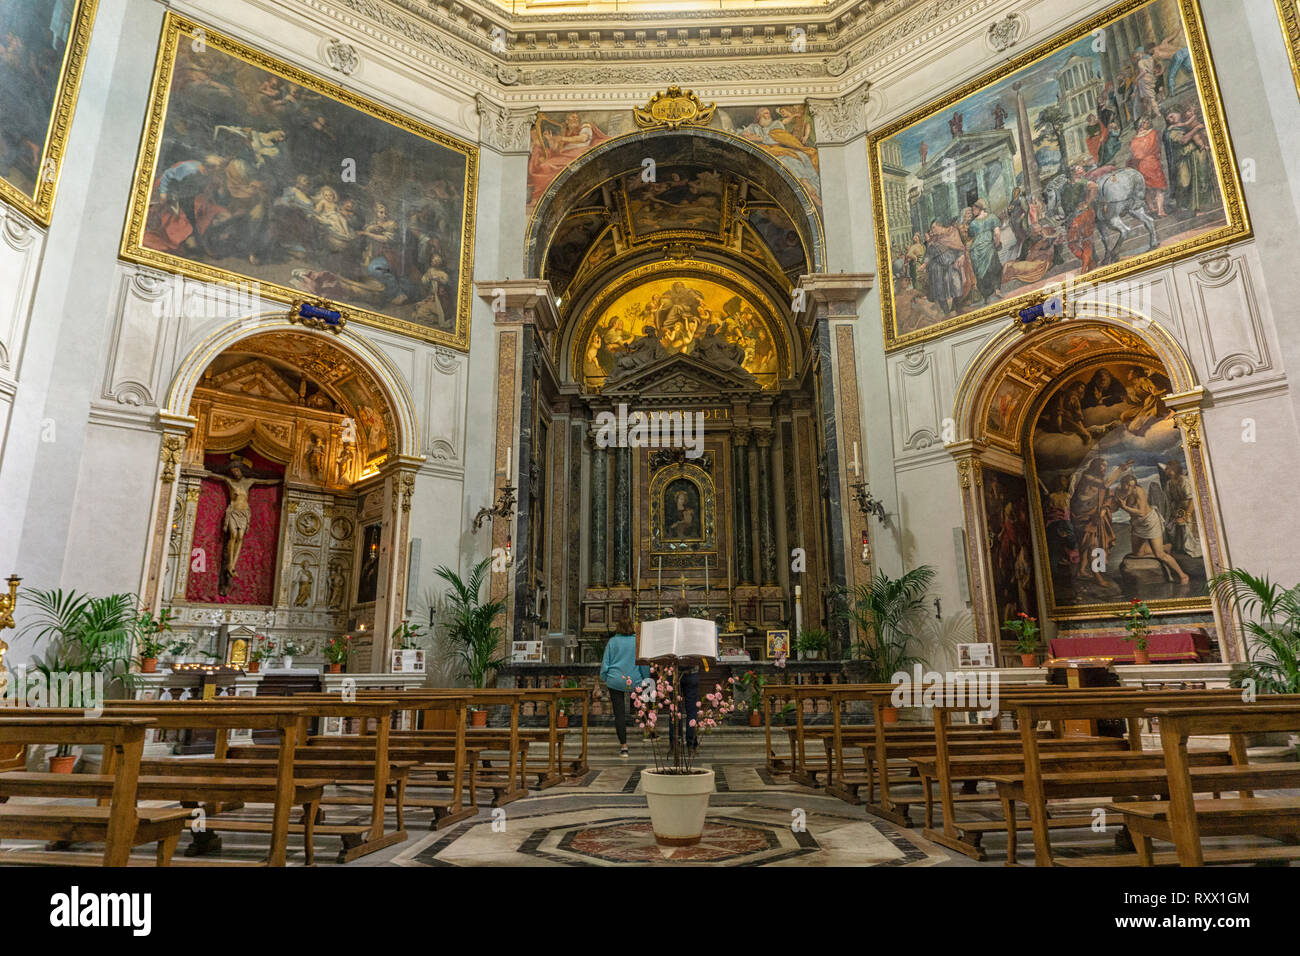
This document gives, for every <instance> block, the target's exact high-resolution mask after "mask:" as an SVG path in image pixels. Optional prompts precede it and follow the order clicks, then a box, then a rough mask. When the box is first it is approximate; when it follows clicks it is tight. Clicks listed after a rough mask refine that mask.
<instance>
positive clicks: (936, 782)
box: [912, 688, 1234, 864]
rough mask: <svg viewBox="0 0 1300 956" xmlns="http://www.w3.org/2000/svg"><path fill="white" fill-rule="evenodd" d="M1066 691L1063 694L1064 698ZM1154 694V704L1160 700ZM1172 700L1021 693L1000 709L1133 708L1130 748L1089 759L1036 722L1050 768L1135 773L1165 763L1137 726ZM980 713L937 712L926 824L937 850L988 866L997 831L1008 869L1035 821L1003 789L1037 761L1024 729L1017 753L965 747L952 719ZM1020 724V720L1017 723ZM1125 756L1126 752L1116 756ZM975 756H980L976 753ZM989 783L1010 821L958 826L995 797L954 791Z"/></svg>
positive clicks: (1095, 692) (1127, 694)
mask: <svg viewBox="0 0 1300 956" xmlns="http://www.w3.org/2000/svg"><path fill="white" fill-rule="evenodd" d="M1062 690H1063V691H1064V693H1061V692H1060V691H1062ZM1153 693H1154V695H1155V696H1153ZM1171 693H1174V692H1144V691H1124V690H1117V689H1112V688H1093V689H1082V690H1080V689H1074V690H1071V689H1061V688H1050V689H1048V688H1036V689H1034V690H1027V689H1026V690H1019V689H1017V692H1016V693H1014V694H1013V695H1012V696H1011V698H1010V699H1009V700H1005V701H1000V706H1002V707H1014V708H1021V707H1026V706H1029V705H1032V704H1034V703H1040V704H1042V705H1043V706H1045V707H1049V708H1050V707H1052V706H1055V705H1058V704H1059V705H1063V706H1065V707H1067V708H1078V707H1087V706H1092V705H1096V706H1100V705H1101V704H1102V703H1104V702H1117V703H1118V704H1119V705H1120V706H1121V708H1122V707H1123V706H1126V705H1127V706H1128V707H1129V711H1124V713H1125V714H1126V719H1127V717H1128V716H1133V715H1135V716H1133V721H1131V722H1130V724H1129V729H1130V731H1131V733H1130V736H1129V737H1128V738H1127V739H1126V740H1120V739H1117V738H1104V740H1108V741H1110V743H1111V745H1110V746H1109V747H1108V746H1106V745H1105V743H1104V742H1101V741H1099V742H1098V744H1097V746H1088V747H1086V748H1084V749H1086V750H1087V751H1088V752H1086V753H1080V752H1077V749H1076V752H1063V750H1064V749H1068V745H1067V742H1068V740H1069V738H1065V739H1062V740H1059V741H1056V740H1049V739H1043V738H1042V737H1041V736H1040V735H1039V734H1038V733H1037V732H1036V723H1037V722H1034V730H1035V733H1034V752H1035V753H1037V754H1039V755H1040V756H1039V760H1040V763H1041V764H1042V765H1043V766H1044V767H1047V768H1050V769H1053V770H1060V771H1062V772H1088V771H1093V772H1099V771H1111V770H1136V769H1139V768H1151V767H1158V766H1159V760H1158V759H1156V758H1153V757H1152V756H1150V755H1147V756H1143V755H1141V754H1140V750H1141V727H1140V726H1139V725H1138V723H1136V722H1135V721H1136V720H1137V717H1140V715H1141V712H1142V704H1143V702H1144V701H1146V700H1149V699H1155V700H1160V699H1164V700H1166V701H1167V700H1168V699H1169V694H1171ZM1192 693H1197V694H1200V695H1203V696H1204V699H1207V700H1214V699H1222V698H1223V696H1224V695H1225V694H1227V695H1231V694H1232V693H1234V692H1232V691H1200V692H1192ZM1161 695H1163V696H1161ZM976 709H977V708H976V707H974V706H965V707H949V706H945V707H939V708H936V709H935V712H934V728H935V741H936V748H935V753H934V754H933V755H932V756H931V755H926V756H916V757H913V758H912V763H913V764H914V765H915V766H916V767H917V770H918V772H919V774H920V777H921V780H922V789H923V790H924V793H925V819H926V823H925V829H924V831H923V835H924V836H925V838H926V839H927V840H930V841H931V842H933V843H938V844H940V845H941V846H945V847H947V848H949V849H952V850H956V851H957V852H959V853H964V854H966V855H967V856H969V857H971V858H972V859H976V860H984V859H987V855H986V854H985V851H984V849H983V847H982V846H981V841H982V839H983V836H984V834H985V833H988V832H993V831H996V830H1005V832H1006V834H1007V844H1008V863H1009V864H1014V862H1015V852H1016V831H1017V829H1025V828H1027V827H1028V825H1029V821H1025V820H1018V819H1017V817H1016V802H1017V800H1020V801H1021V802H1023V798H1022V797H1018V796H1016V795H1015V794H1014V793H1013V792H1011V791H1010V790H1009V789H1008V788H1006V787H1004V786H1003V782H1004V781H1006V780H1008V779H1010V778H1008V777H1006V776H1001V775H1006V774H1013V775H1014V774H1017V773H1018V772H1019V771H1020V770H1021V769H1022V768H1023V766H1024V763H1025V761H1027V760H1029V759H1032V757H1030V756H1027V755H1026V754H1025V752H1024V750H1023V747H1024V743H1023V726H1024V725H1023V724H1022V730H1021V731H1019V732H1016V739H1015V742H1014V743H1013V744H1012V745H1011V748H1010V749H1011V750H1012V751H1013V752H1012V753H1007V752H1005V751H1002V750H999V748H996V747H992V746H989V747H966V746H963V743H964V741H963V740H962V739H961V738H958V737H956V736H955V735H954V730H953V727H952V725H951V718H952V715H953V714H955V713H964V712H971V711H975V710H976ZM1130 711H1131V714H1130ZM1015 712H1016V713H1017V714H1018V715H1019V714H1020V713H1021V711H1020V710H1019V709H1017V710H1016V711H1015ZM1068 712H1069V713H1077V712H1078V711H1077V709H1070V710H1069V711H1068ZM1025 713H1028V712H1027V711H1026V712H1025ZM1037 713H1040V714H1045V715H1046V718H1045V719H1048V720H1050V721H1051V723H1052V726H1053V729H1054V733H1060V732H1061V731H1062V729H1063V728H1064V725H1065V721H1064V719H1063V718H1059V717H1054V716H1053V714H1054V713H1056V712H1054V711H1050V710H1049V711H1040V712H1037ZM1018 719H1020V718H1019V717H1018ZM1024 719H1029V718H1027V717H1026V718H1024ZM1134 734H1136V737H1134V736H1133V735H1134ZM1135 740H1136V743H1135ZM1121 749H1122V751H1123V752H1120V753H1116V752H1114V751H1115V750H1121ZM963 750H964V751H965V752H964V753H963V752H962V751H963ZM972 750H973V751H977V752H971V751H972ZM1008 758H1010V759H1008ZM1222 759H1223V758H1220V757H1213V756H1211V757H1208V758H1207V762H1222ZM988 779H994V782H995V783H997V784H998V794H999V795H998V797H997V799H1000V800H1001V803H1002V813H1003V819H1002V820H1001V821H1000V822H999V821H994V820H983V819H981V820H959V819H958V818H957V814H956V806H955V804H956V803H957V802H959V801H963V800H970V801H976V802H988V801H989V800H992V799H994V795H993V794H978V793H962V794H958V793H955V785H956V784H958V783H961V784H963V785H966V786H970V787H974V786H975V785H977V784H978V782H979V781H981V780H988ZM935 786H937V787H938V791H939V797H940V800H941V802H942V805H943V827H942V829H941V830H938V829H935V827H934V817H933V798H932V794H933V790H934V787H935ZM1045 819H1046V825H1047V826H1048V827H1049V828H1061V827H1077V826H1088V825H1090V824H1091V822H1092V818H1091V816H1090V815H1089V816H1079V815H1072V816H1063V817H1045Z"/></svg>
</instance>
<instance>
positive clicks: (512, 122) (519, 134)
mask: <svg viewBox="0 0 1300 956" xmlns="http://www.w3.org/2000/svg"><path fill="white" fill-rule="evenodd" d="M474 104H475V106H476V107H477V109H478V116H479V141H480V142H481V143H482V144H483V145H484V146H490V147H491V148H492V149H495V150H497V151H499V152H502V153H526V152H528V149H529V145H530V144H529V134H530V132H531V131H532V128H533V122H534V121H535V120H536V119H537V107H535V106H530V107H526V108H524V109H506V108H505V107H501V106H498V105H497V104H495V103H493V102H492V101H491V100H489V99H487V98H486V97H484V96H483V95H482V94H476V95H475V96H474Z"/></svg>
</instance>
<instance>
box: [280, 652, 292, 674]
mask: <svg viewBox="0 0 1300 956" xmlns="http://www.w3.org/2000/svg"><path fill="white" fill-rule="evenodd" d="M280 666H281V667H283V668H284V669H285V670H287V671H291V670H293V657H291V656H290V655H288V654H285V655H284V658H283V663H282V664H281V665H280Z"/></svg>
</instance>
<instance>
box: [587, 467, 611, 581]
mask: <svg viewBox="0 0 1300 956" xmlns="http://www.w3.org/2000/svg"><path fill="white" fill-rule="evenodd" d="M608 540H609V451H608V449H605V448H601V447H600V446H599V445H596V446H595V447H593V448H592V450H591V540H590V542H589V543H590V546H591V551H590V557H589V559H588V564H587V578H588V583H590V584H591V586H592V587H604V586H605V585H607V584H608V583H609V570H608V563H607V561H606V554H607V552H608Z"/></svg>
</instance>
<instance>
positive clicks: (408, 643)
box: [392, 621, 425, 651]
mask: <svg viewBox="0 0 1300 956" xmlns="http://www.w3.org/2000/svg"><path fill="white" fill-rule="evenodd" d="M392 641H393V650H395V651H414V650H419V648H420V647H422V646H423V645H424V642H425V634H424V626H423V625H421V624H412V623H411V622H410V621H403V622H402V623H401V624H399V625H397V627H395V628H393V635H392Z"/></svg>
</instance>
